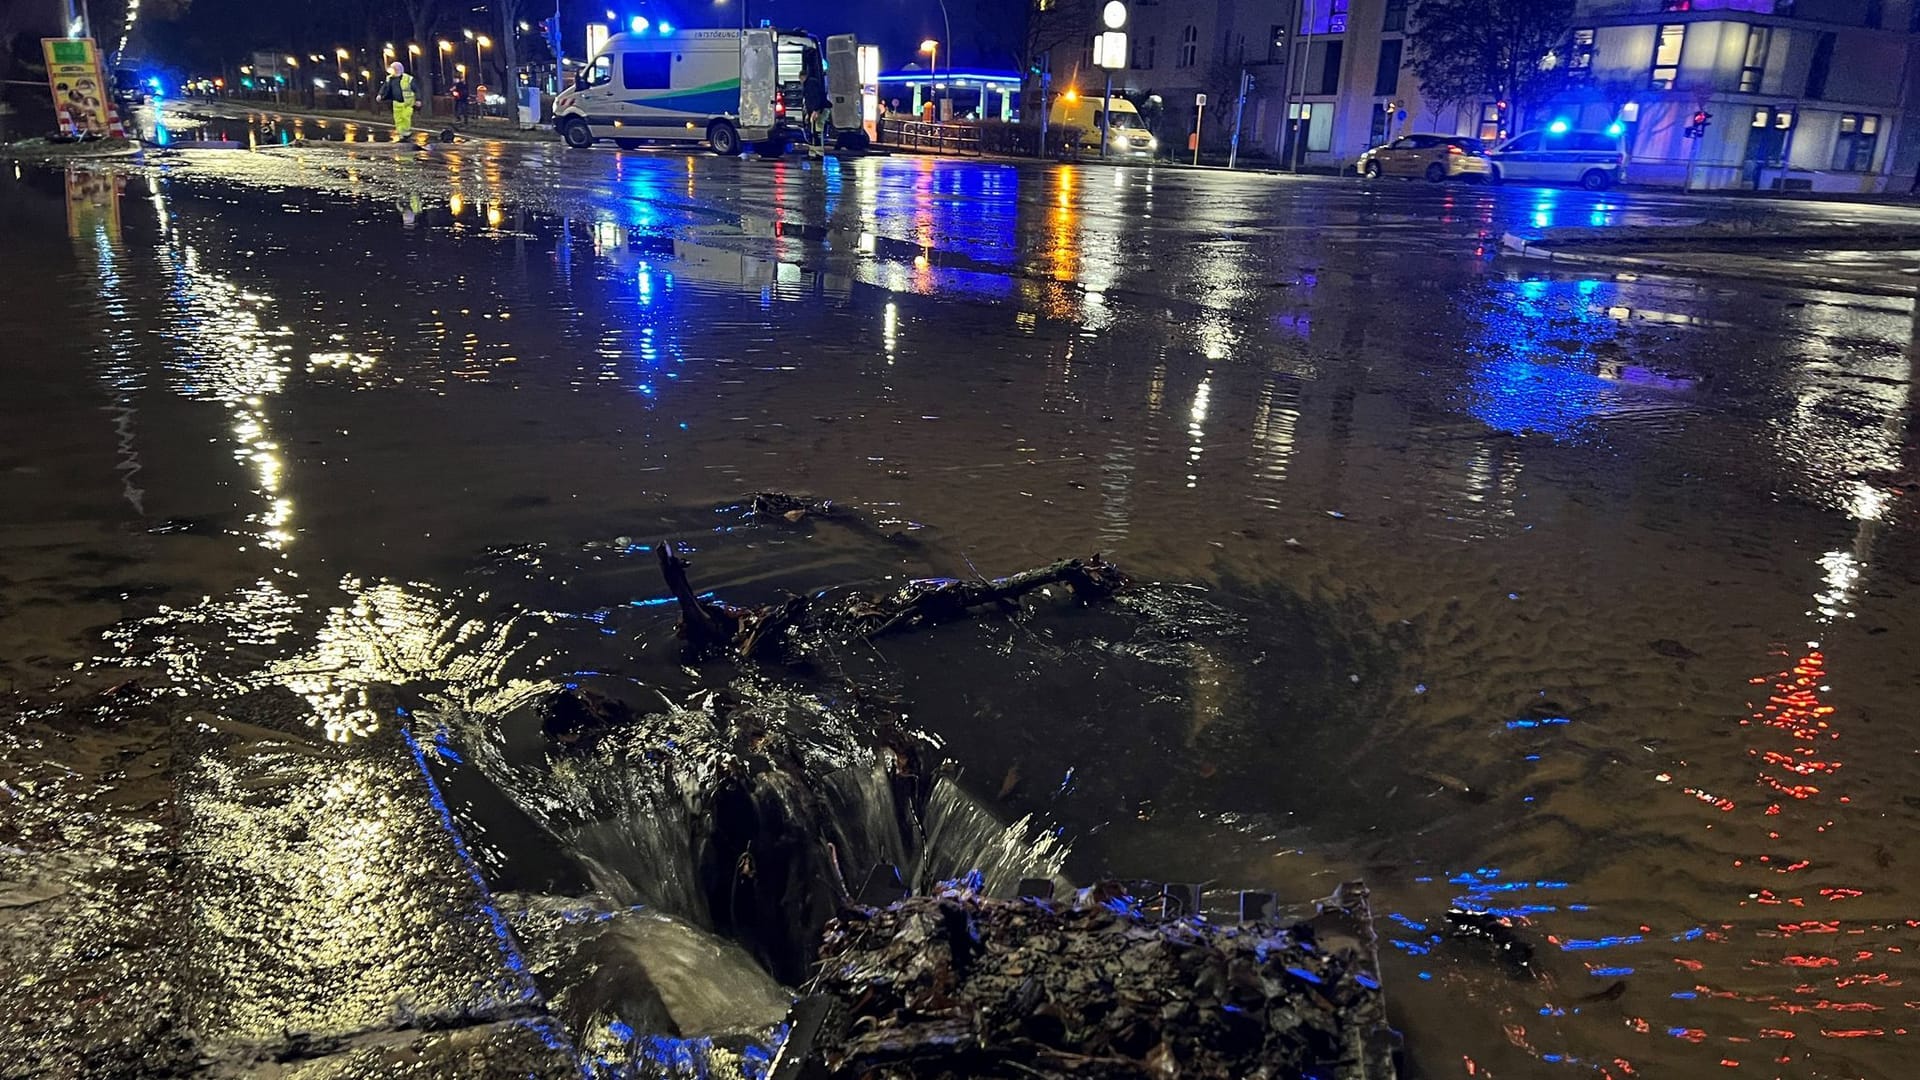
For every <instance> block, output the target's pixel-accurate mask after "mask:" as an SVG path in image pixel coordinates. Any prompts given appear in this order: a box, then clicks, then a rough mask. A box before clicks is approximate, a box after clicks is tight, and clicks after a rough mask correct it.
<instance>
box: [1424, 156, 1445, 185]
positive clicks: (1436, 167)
mask: <svg viewBox="0 0 1920 1080" xmlns="http://www.w3.org/2000/svg"><path fill="white" fill-rule="evenodd" d="M1446 178H1447V167H1446V166H1445V165H1442V164H1440V163H1439V162H1437V161H1436V162H1434V163H1433V164H1431V165H1429V166H1427V183H1429V184H1437V183H1439V182H1440V181H1442V180H1445V179H1446Z"/></svg>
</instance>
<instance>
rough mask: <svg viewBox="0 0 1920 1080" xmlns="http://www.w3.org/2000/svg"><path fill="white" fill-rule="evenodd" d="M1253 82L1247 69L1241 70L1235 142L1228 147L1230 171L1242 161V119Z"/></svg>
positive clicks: (1234, 124) (1234, 134) (1235, 113)
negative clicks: (1248, 89) (1250, 84)
mask: <svg viewBox="0 0 1920 1080" xmlns="http://www.w3.org/2000/svg"><path fill="white" fill-rule="evenodd" d="M1252 81H1253V76H1252V75H1250V74H1249V73H1248V72H1247V69H1245V68H1241V69H1240V100H1239V101H1237V102H1235V103H1234V106H1233V142H1231V143H1229V144H1228V146H1227V168H1229V169H1231V168H1233V166H1234V164H1235V163H1236V162H1238V161H1239V160H1240V118H1241V117H1242V116H1244V115H1245V114H1246V111H1247V84H1248V83H1249V82H1252Z"/></svg>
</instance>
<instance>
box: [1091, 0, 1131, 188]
mask: <svg viewBox="0 0 1920 1080" xmlns="http://www.w3.org/2000/svg"><path fill="white" fill-rule="evenodd" d="M1100 21H1101V23H1102V24H1104V25H1105V26H1106V30H1105V31H1103V32H1102V33H1101V34H1100V35H1099V36H1098V37H1096V38H1094V39H1093V62H1094V63H1095V64H1096V65H1098V66H1099V67H1102V68H1105V69H1106V72H1107V97H1106V100H1104V101H1102V102H1101V103H1100V156H1101V157H1103V158H1104V157H1106V156H1107V130H1108V129H1109V128H1111V127H1112V126H1113V73H1114V72H1115V71H1117V70H1119V69H1120V68H1124V67H1126V66H1127V34H1126V31H1124V30H1122V29H1121V27H1123V26H1125V25H1127V5H1126V4H1125V3H1122V0H1107V3H1106V5H1105V6H1104V7H1102V8H1101V9H1100Z"/></svg>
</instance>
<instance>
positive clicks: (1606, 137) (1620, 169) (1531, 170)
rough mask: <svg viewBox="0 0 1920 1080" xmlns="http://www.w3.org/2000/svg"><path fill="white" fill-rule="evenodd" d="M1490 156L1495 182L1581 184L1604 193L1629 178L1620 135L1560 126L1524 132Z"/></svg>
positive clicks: (1557, 124)
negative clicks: (1574, 129)
mask: <svg viewBox="0 0 1920 1080" xmlns="http://www.w3.org/2000/svg"><path fill="white" fill-rule="evenodd" d="M1488 156H1489V157H1491V158H1492V159H1493V179H1494V180H1496V181H1498V180H1511V181H1515V182H1534V183H1546V184H1579V185H1580V186H1581V187H1584V188H1586V189H1587V190H1589V191H1605V190H1606V189H1607V188H1610V187H1612V186H1613V185H1615V184H1618V183H1620V182H1621V181H1623V180H1625V179H1626V178H1627V151H1626V148H1625V147H1623V146H1621V145H1620V136H1619V134H1618V133H1608V132H1605V131H1573V130H1571V129H1569V128H1567V127H1566V126H1565V125H1564V124H1559V123H1556V124H1553V125H1550V126H1548V127H1545V128H1541V129H1539V130H1535V131H1523V132H1521V133H1520V134H1518V135H1515V136H1514V137H1513V138H1511V139H1508V140H1507V141H1506V142H1504V143H1501V144H1500V145H1499V146H1497V147H1495V148H1494V149H1493V151H1492V152H1491V153H1489V155H1488Z"/></svg>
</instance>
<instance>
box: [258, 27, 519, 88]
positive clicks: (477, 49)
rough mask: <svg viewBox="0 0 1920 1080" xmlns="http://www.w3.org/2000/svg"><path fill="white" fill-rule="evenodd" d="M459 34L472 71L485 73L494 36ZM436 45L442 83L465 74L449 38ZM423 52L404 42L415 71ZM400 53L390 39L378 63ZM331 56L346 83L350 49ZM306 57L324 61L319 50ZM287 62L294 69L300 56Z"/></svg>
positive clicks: (364, 71) (437, 69)
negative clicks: (467, 46)
mask: <svg viewBox="0 0 1920 1080" xmlns="http://www.w3.org/2000/svg"><path fill="white" fill-rule="evenodd" d="M461 34H462V35H463V36H464V37H465V38H466V40H467V41H470V42H472V43H473V65H474V70H475V71H478V72H485V71H486V68H487V56H486V50H488V49H491V48H493V39H492V38H490V37H488V36H487V35H485V34H476V33H474V32H473V31H471V30H462V31H461ZM435 44H436V46H437V47H438V56H437V57H436V58H435V61H434V76H435V78H437V79H439V80H440V83H441V85H443V86H444V85H446V84H447V83H448V82H451V81H452V76H453V75H455V74H458V75H460V76H462V77H464V76H465V75H466V73H467V65H466V64H464V63H456V62H454V61H453V53H454V48H455V46H454V43H453V42H451V41H448V40H447V39H446V38H441V39H440V40H439V41H438V42H435ZM424 51H425V50H423V49H422V48H421V47H420V46H419V45H418V44H416V43H414V42H411V41H409V42H407V59H408V65H409V66H410V67H412V68H414V69H415V71H416V73H417V71H418V69H419V66H420V57H421V55H422V54H423V53H424ZM399 55H400V54H399V52H398V51H397V50H396V49H395V48H394V45H393V42H391V41H389V42H387V43H386V44H384V45H382V46H380V66H381V67H382V68H385V67H386V66H387V65H388V64H391V63H393V61H394V60H396V59H398V58H399ZM333 59H334V68H335V70H336V71H337V72H338V73H339V75H340V81H341V83H342V84H345V83H346V81H347V77H348V67H347V65H348V63H349V62H351V61H352V60H353V51H352V50H351V49H348V48H347V47H346V46H344V45H342V46H339V47H337V48H335V49H334V50H333ZM307 60H308V61H309V62H311V63H313V64H322V63H325V62H326V57H325V56H323V55H321V54H320V53H311V54H309V55H308V56H307ZM287 64H288V66H289V67H293V68H296V69H297V68H298V67H299V66H300V59H299V57H295V56H289V57H287ZM360 74H361V76H362V77H363V78H371V69H368V68H362V69H361V71H360Z"/></svg>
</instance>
